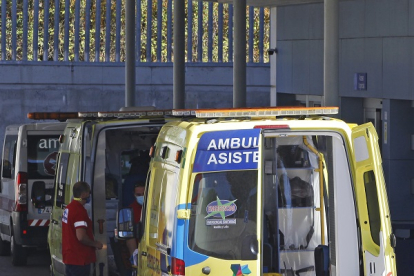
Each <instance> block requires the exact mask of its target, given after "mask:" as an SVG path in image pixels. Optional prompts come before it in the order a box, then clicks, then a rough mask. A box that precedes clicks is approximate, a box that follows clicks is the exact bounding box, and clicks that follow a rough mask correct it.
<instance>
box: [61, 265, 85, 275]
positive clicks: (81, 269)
mask: <svg viewBox="0 0 414 276" xmlns="http://www.w3.org/2000/svg"><path fill="white" fill-rule="evenodd" d="M90 271H91V265H90V264H87V265H70V264H67V265H65V273H66V276H89V274H90Z"/></svg>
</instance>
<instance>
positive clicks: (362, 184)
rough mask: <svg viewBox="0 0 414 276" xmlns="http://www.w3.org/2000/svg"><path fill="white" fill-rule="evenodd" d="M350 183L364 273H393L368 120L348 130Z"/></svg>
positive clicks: (381, 179)
mask: <svg viewBox="0 0 414 276" xmlns="http://www.w3.org/2000/svg"><path fill="white" fill-rule="evenodd" d="M352 143H353V163H354V168H355V175H354V183H355V192H356V201H357V209H358V216H359V225H360V229H361V240H362V252H363V256H364V270H365V273H364V275H373V276H376V275H393V274H389V272H394V273H395V258H394V249H393V248H392V247H391V243H390V240H392V239H391V238H392V237H393V235H392V233H391V219H390V212H389V209H388V200H387V195H386V190H385V181H384V176H383V170H382V160H381V156H380V151H379V147H378V136H377V133H376V131H375V128H374V126H373V125H372V123H366V124H363V125H361V126H358V127H355V128H354V129H353V130H352Z"/></svg>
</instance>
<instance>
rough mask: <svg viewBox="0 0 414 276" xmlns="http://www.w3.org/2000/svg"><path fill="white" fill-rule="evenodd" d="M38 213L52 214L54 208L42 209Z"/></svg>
mask: <svg viewBox="0 0 414 276" xmlns="http://www.w3.org/2000/svg"><path fill="white" fill-rule="evenodd" d="M37 212H38V213H39V214H44V213H50V212H52V206H47V207H45V208H42V209H37Z"/></svg>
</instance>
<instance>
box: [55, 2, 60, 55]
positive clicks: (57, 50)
mask: <svg viewBox="0 0 414 276" xmlns="http://www.w3.org/2000/svg"><path fill="white" fill-rule="evenodd" d="M59 15H60V1H59V0H55V14H54V22H53V23H54V26H55V27H54V29H55V33H54V36H53V41H54V42H53V60H54V61H58V60H59V44H60V41H59V23H60V22H59Z"/></svg>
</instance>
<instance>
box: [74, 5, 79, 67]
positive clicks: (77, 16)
mask: <svg viewBox="0 0 414 276" xmlns="http://www.w3.org/2000/svg"><path fill="white" fill-rule="evenodd" d="M79 22H80V0H76V2H75V61H79V34H80V30H79V26H80V24H79Z"/></svg>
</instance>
